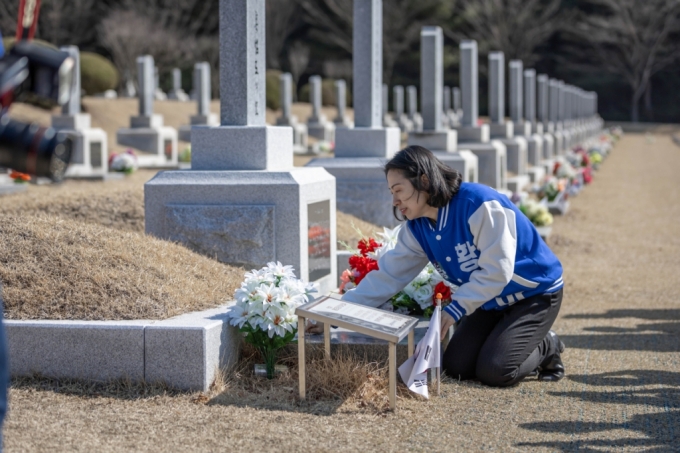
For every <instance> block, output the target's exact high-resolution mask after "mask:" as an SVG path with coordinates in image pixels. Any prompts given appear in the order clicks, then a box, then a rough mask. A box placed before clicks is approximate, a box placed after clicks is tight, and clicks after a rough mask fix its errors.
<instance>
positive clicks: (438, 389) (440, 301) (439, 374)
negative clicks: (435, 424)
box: [437, 293, 443, 396]
mask: <svg viewBox="0 0 680 453" xmlns="http://www.w3.org/2000/svg"><path fill="white" fill-rule="evenodd" d="M442 297H443V296H442V293H437V308H439V322H440V323H441V316H442V313H441V311H442ZM440 335H441V332H440ZM440 340H441V337H440ZM441 369H442V366H441V363H440V364H439V366H438V367H437V396H441V394H440V388H439V383H440V382H441Z"/></svg>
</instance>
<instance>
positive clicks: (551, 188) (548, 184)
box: [537, 163, 569, 203]
mask: <svg viewBox="0 0 680 453" xmlns="http://www.w3.org/2000/svg"><path fill="white" fill-rule="evenodd" d="M556 165H557V163H556ZM567 186H568V181H567V178H558V177H556V176H546V177H545V179H544V180H543V184H542V185H541V186H540V187H539V189H538V191H537V196H538V198H539V199H541V200H542V199H544V198H545V199H546V201H548V202H549V203H552V202H554V201H556V200H557V201H559V200H561V199H567V198H568V197H569V194H568V192H567Z"/></svg>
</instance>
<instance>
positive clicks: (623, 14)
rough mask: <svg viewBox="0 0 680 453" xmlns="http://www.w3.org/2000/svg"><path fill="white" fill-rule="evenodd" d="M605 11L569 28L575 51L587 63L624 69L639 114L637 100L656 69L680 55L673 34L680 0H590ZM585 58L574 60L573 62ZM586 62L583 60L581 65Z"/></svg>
mask: <svg viewBox="0 0 680 453" xmlns="http://www.w3.org/2000/svg"><path fill="white" fill-rule="evenodd" d="M590 3H591V4H592V5H594V6H598V7H601V8H602V9H603V12H604V14H598V15H589V16H585V15H584V17H582V18H581V20H580V21H578V22H577V24H578V25H577V26H576V27H575V28H574V29H572V30H571V31H570V35H571V36H572V37H573V38H575V40H576V42H577V44H581V45H577V46H576V47H575V48H574V49H575V52H578V54H577V55H576V56H578V57H581V59H582V61H583V57H584V56H585V59H586V60H588V63H589V66H590V68H591V70H592V68H593V67H595V68H597V69H598V70H600V71H601V70H604V71H608V72H610V73H613V74H617V75H620V76H621V77H623V78H624V79H625V81H626V82H627V83H628V85H629V86H630V88H631V90H632V95H631V100H630V116H631V120H632V121H633V122H637V121H639V119H640V112H639V105H640V100H641V99H642V97H643V95H645V93H649V96H650V97H649V98H648V99H647V102H646V104H647V105H646V107H647V108H648V109H651V87H650V80H651V78H652V76H653V75H654V74H656V73H657V72H659V71H661V70H662V69H664V68H666V67H668V66H669V65H670V64H672V63H674V62H676V61H678V59H680V48H678V46H677V45H674V43H673V42H671V39H670V38H671V36H672V35H673V34H674V33H678V32H680V0H590ZM579 64H581V65H583V63H575V64H574V66H576V67H578V65H579ZM581 67H582V66H581Z"/></svg>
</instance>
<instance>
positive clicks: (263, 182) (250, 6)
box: [144, 0, 337, 297]
mask: <svg viewBox="0 0 680 453" xmlns="http://www.w3.org/2000/svg"><path fill="white" fill-rule="evenodd" d="M219 23H220V38H219V39H220V107H221V108H220V126H215V127H213V126H194V127H193V130H192V132H191V146H192V156H191V159H192V162H191V166H192V168H191V170H180V171H166V172H159V173H158V174H157V175H156V176H155V177H154V178H153V179H152V180H151V181H149V182H147V183H146V184H145V186H144V197H145V200H144V201H145V216H146V232H147V233H148V234H151V235H154V236H156V237H159V238H162V239H167V240H170V241H177V242H180V243H182V244H185V245H186V246H187V247H189V248H191V249H193V250H195V251H197V252H199V253H204V254H206V255H209V256H211V257H214V258H216V259H218V260H220V261H222V262H224V263H231V264H237V265H242V266H245V267H246V268H248V269H251V268H258V267H260V266H263V265H265V264H266V263H267V262H269V261H280V262H282V263H283V264H290V265H292V266H293V267H294V268H295V272H296V274H297V276H298V277H300V278H302V279H304V280H305V281H309V282H313V283H314V284H315V285H317V286H318V287H319V288H320V291H321V293H322V294H323V293H325V292H327V291H329V290H331V289H333V288H335V287H336V286H337V276H336V273H337V269H336V268H337V265H336V260H335V258H334V257H335V254H336V234H335V212H336V211H335V209H336V207H335V179H334V178H333V177H332V176H331V175H329V174H328V172H326V171H325V170H324V169H323V168H295V167H293V130H292V128H291V127H279V126H268V125H267V124H266V122H265V115H266V91H265V55H266V52H265V2H264V0H220V2H219ZM226 296H227V297H228V295H226Z"/></svg>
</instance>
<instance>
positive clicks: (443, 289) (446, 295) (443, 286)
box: [432, 282, 451, 305]
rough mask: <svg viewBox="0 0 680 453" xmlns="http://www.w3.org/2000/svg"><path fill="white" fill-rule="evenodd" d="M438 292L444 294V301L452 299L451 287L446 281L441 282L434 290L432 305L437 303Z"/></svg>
mask: <svg viewBox="0 0 680 453" xmlns="http://www.w3.org/2000/svg"><path fill="white" fill-rule="evenodd" d="M437 293H439V294H441V295H442V303H443V302H446V301H447V300H451V288H449V287H448V285H447V284H446V283H444V282H439V283H437V285H436V286H435V287H434V291H432V305H437Z"/></svg>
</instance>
